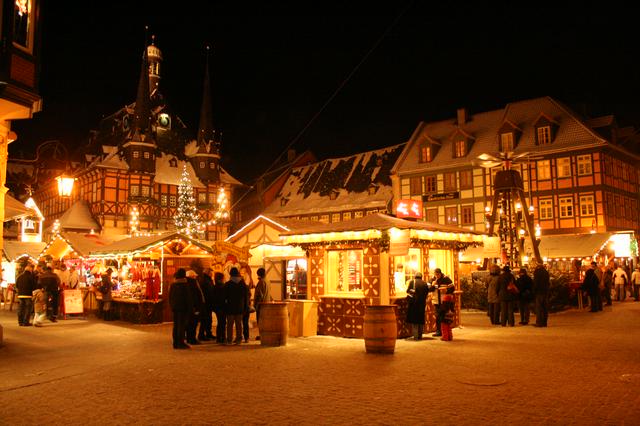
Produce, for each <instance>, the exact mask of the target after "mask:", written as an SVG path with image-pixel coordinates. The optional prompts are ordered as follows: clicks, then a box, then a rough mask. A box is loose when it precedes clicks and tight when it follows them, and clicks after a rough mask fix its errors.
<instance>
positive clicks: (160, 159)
mask: <svg viewBox="0 0 640 426" xmlns="http://www.w3.org/2000/svg"><path fill="white" fill-rule="evenodd" d="M171 160H175V164H176V167H171ZM184 164H186V165H187V173H188V174H189V179H191V185H192V186H193V187H194V188H204V187H205V186H204V185H203V184H202V182H200V179H198V176H196V172H195V171H194V170H193V166H192V165H191V163H190V162H189V161H184V160H178V159H177V158H176V157H175V155H171V154H160V155H158V156H157V157H156V176H155V182H156V183H164V184H168V185H180V181H181V179H182V168H183V166H184Z"/></svg>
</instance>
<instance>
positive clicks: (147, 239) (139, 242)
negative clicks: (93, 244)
mask: <svg viewBox="0 0 640 426" xmlns="http://www.w3.org/2000/svg"><path fill="white" fill-rule="evenodd" d="M174 238H179V239H181V240H186V241H188V242H190V243H191V244H194V245H196V246H198V247H199V248H201V249H202V250H205V251H207V252H209V253H213V252H214V251H213V249H212V248H211V247H209V246H208V245H205V244H203V243H200V242H199V241H197V240H195V239H193V238H190V237H187V236H186V235H182V234H179V233H178V232H167V233H164V234H157V235H144V236H137V237H129V238H124V239H122V240H118V241H114V242H113V243H111V244H109V245H107V246H104V247H99V248H95V249H93V250H91V251H90V253H89V254H90V255H91V256H98V257H100V256H106V255H111V254H129V253H134V252H143V251H146V250H148V249H149V248H151V247H153V246H155V245H156V244H159V243H161V242H164V241H168V240H172V239H174Z"/></svg>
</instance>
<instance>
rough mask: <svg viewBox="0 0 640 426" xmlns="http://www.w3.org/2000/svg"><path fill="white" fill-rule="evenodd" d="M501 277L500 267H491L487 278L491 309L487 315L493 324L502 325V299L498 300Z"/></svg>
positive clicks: (488, 299) (488, 298)
mask: <svg viewBox="0 0 640 426" xmlns="http://www.w3.org/2000/svg"><path fill="white" fill-rule="evenodd" d="M499 276H500V267H499V266H498V265H491V269H490V272H489V276H488V277H487V302H488V304H489V309H488V312H487V314H488V315H489V319H490V320H491V324H494V325H498V324H500V299H499V298H498V277H499Z"/></svg>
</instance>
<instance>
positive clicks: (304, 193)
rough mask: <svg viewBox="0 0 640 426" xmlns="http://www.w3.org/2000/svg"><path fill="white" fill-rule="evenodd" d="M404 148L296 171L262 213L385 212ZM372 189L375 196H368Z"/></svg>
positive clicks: (354, 156) (284, 214)
mask: <svg viewBox="0 0 640 426" xmlns="http://www.w3.org/2000/svg"><path fill="white" fill-rule="evenodd" d="M404 146H405V144H404V143H403V144H399V145H394V146H390V147H387V148H382V149H377V150H373V151H367V152H363V153H359V154H355V155H351V156H348V157H342V158H333V159H328V160H324V161H321V162H318V163H313V164H309V165H307V166H302V167H297V168H295V169H293V170H292V172H291V174H290V175H289V178H288V179H287V181H286V182H285V184H284V185H283V186H282V189H281V190H280V192H279V193H278V195H277V197H276V198H275V200H274V201H273V202H272V203H271V204H270V205H269V206H267V208H266V209H265V210H264V213H265V214H271V215H275V216H295V215H304V214H318V213H329V212H340V211H346V210H362V209H372V208H386V206H387V203H388V202H389V200H391V199H392V198H393V191H392V187H391V178H390V175H389V172H390V170H391V168H392V167H393V165H394V164H395V162H396V160H397V158H398V156H399V155H400V153H401V152H402V150H403V148H404ZM372 186H374V187H375V188H374V189H375V193H372V194H369V188H370V187H372ZM332 194H337V197H335V198H334V197H332ZM332 198H334V199H332Z"/></svg>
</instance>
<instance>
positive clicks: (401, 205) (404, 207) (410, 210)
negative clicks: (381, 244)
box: [396, 200, 422, 219]
mask: <svg viewBox="0 0 640 426" xmlns="http://www.w3.org/2000/svg"><path fill="white" fill-rule="evenodd" d="M396 217H400V218H402V217H411V218H415V219H422V201H417V200H398V201H396Z"/></svg>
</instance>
